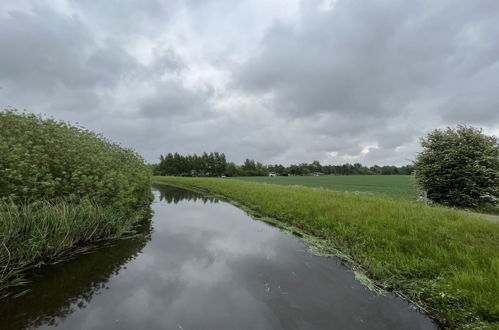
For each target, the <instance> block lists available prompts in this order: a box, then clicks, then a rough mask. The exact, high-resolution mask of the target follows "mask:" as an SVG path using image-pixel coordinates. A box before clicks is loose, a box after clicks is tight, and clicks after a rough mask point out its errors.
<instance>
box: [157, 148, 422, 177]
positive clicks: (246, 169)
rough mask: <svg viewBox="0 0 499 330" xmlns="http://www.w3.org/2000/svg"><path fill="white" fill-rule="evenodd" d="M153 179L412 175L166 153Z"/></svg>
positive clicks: (389, 169) (390, 169)
mask: <svg viewBox="0 0 499 330" xmlns="http://www.w3.org/2000/svg"><path fill="white" fill-rule="evenodd" d="M151 166H152V169H153V172H154V174H155V175H173V176H211V177H216V176H230V177H233V176H268V175H269V174H272V175H279V176H288V175H314V174H315V175H322V174H334V175H354V174H362V175H394V174H403V175H409V174H412V173H413V171H414V167H413V166H412V165H405V166H400V167H397V166H378V165H374V166H371V167H367V166H363V165H362V164H360V163H355V164H349V163H346V164H343V165H322V164H321V163H320V162H319V161H317V160H316V161H313V162H312V163H301V164H293V165H290V166H284V165H281V164H275V165H264V164H262V163H260V162H257V161H255V160H252V159H246V160H245V161H244V163H243V164H242V165H237V164H235V163H233V162H227V159H226V157H225V154H224V153H219V152H210V153H206V152H204V153H203V154H201V155H196V154H193V155H187V156H184V155H180V154H179V153H178V152H176V153H168V154H166V155H165V156H163V155H161V156H160V160H159V163H158V164H153V165H151Z"/></svg>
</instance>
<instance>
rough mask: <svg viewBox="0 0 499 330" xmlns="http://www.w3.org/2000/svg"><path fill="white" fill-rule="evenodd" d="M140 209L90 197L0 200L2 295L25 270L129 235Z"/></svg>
mask: <svg viewBox="0 0 499 330" xmlns="http://www.w3.org/2000/svg"><path fill="white" fill-rule="evenodd" d="M144 215H145V210H144V211H139V212H136V213H135V214H131V213H129V212H127V213H126V214H125V213H120V212H118V211H117V210H116V208H114V207H101V206H99V205H98V204H96V203H94V202H91V201H90V200H85V199H84V200H82V201H80V202H79V203H78V204H71V203H68V202H66V201H63V200H61V201H59V202H54V203H48V202H35V203H31V204H27V205H16V204H14V203H8V202H0V299H1V298H4V297H5V296H7V295H8V292H7V290H6V289H7V288H8V287H11V286H17V285H22V284H24V283H25V279H24V276H23V275H24V274H25V273H26V271H27V270H29V269H32V268H36V267H40V266H41V265H44V264H47V263H55V262H59V261H61V260H65V259H68V258H70V257H72V256H74V255H76V254H79V253H82V252H86V251H88V250H90V249H91V248H92V247H93V246H94V245H93V243H96V242H97V241H102V240H111V239H117V238H122V237H128V236H131V235H133V233H134V226H135V224H136V223H137V222H138V220H140V219H142V218H143V216H144Z"/></svg>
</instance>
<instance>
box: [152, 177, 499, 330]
mask: <svg viewBox="0 0 499 330" xmlns="http://www.w3.org/2000/svg"><path fill="white" fill-rule="evenodd" d="M154 182H156V183H163V184H170V185H176V186H182V187H187V188H189V189H197V190H202V191H208V192H211V193H213V194H217V195H222V196H225V197H227V198H228V199H230V200H233V201H237V202H238V203H240V204H243V205H245V206H246V207H248V208H250V209H252V210H253V211H255V212H258V213H260V214H262V215H267V216H270V217H272V218H275V219H278V220H280V221H282V222H285V223H287V224H290V225H292V226H295V227H297V228H300V229H301V230H302V231H304V232H306V233H308V234H311V235H314V236H316V237H319V238H322V239H323V240H324V241H325V242H326V244H327V245H329V246H330V247H331V248H334V249H337V250H339V251H341V252H342V254H343V255H345V256H347V257H348V258H347V259H348V260H350V262H352V263H353V266H355V267H356V268H357V269H362V270H363V271H364V272H365V274H366V275H367V276H368V277H369V278H370V279H372V280H373V281H375V282H376V283H377V284H378V285H380V286H382V287H384V288H386V289H389V290H395V291H397V292H399V293H401V294H403V295H404V296H405V297H407V298H408V299H410V300H411V301H413V302H415V303H417V304H419V305H420V306H423V307H424V309H425V310H426V311H427V312H428V313H429V314H430V315H431V316H432V317H433V318H434V319H436V320H437V321H438V322H439V324H440V325H441V326H442V327H462V328H477V327H482V328H497V327H499V225H498V224H496V223H491V222H488V221H486V220H483V219H481V218H477V217H472V216H469V215H466V214H463V213H462V212H458V211H455V210H452V209H448V208H444V207H430V206H426V205H422V204H419V203H416V202H413V201H408V200H404V199H401V198H387V197H385V196H380V195H369V194H361V193H352V192H336V191H329V190H324V189H312V188H307V187H298V186H282V185H270V184H258V183H251V182H243V181H240V180H227V179H214V178H172V177H156V178H155V179H154ZM331 294H334V293H331Z"/></svg>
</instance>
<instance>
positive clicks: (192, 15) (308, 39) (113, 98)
mask: <svg viewBox="0 0 499 330" xmlns="http://www.w3.org/2000/svg"><path fill="white" fill-rule="evenodd" d="M498 22H499V1H497V0H473V1H465V0H462V1H461V0H428V1H425V0H421V1H407V0H400V1H395V0H378V1H370V0H336V1H334V0H327V1H325V0H303V1H300V0H265V1H264V0H260V1H255V0H241V1H237V0H216V1H215V0H165V1H161V0H150V1H139V0H136V1H132V0H106V1H101V0H81V1H66V0H51V1H29V0H17V1H10V0H9V1H8V0H0V47H1V49H0V108H2V109H3V108H17V109H21V110H23V109H26V110H27V111H28V112H32V113H40V114H43V115H44V116H46V117H53V118H56V119H59V120H63V121H69V122H71V123H78V124H79V125H83V126H85V127H86V128H89V129H91V130H94V131H96V132H99V133H102V134H103V135H105V136H106V137H108V138H109V139H111V140H113V141H116V142H119V143H121V144H122V145H123V146H125V147H128V148H133V149H135V150H136V151H138V152H139V153H140V154H142V155H143V156H144V158H145V159H146V160H147V161H148V162H157V161H158V158H159V155H160V154H166V153H168V152H179V153H183V154H191V153H198V154H199V153H202V152H204V151H207V152H210V151H219V152H224V153H225V154H226V156H227V158H228V160H230V161H234V162H236V163H241V162H243V161H244V159H245V158H252V159H255V160H257V161H260V162H263V163H266V164H270V163H272V164H274V163H282V164H285V165H289V164H291V163H300V162H312V161H313V160H319V161H320V162H321V163H323V164H343V163H346V162H350V163H354V162H360V163H362V164H366V165H374V164H379V165H404V164H408V163H410V162H411V161H412V160H413V159H414V157H415V155H416V154H417V153H418V152H419V151H420V144H419V141H420V138H421V137H423V136H425V135H426V134H427V133H428V132H430V131H432V130H434V129H437V128H444V127H447V126H450V127H454V126H455V125H458V124H462V125H472V126H476V127H480V128H483V130H484V132H485V133H486V134H494V135H496V136H499V23H498Z"/></svg>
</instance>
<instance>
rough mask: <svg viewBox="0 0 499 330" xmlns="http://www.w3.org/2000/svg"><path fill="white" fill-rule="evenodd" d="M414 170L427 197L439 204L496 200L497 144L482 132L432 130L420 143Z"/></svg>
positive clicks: (463, 128)
mask: <svg viewBox="0 0 499 330" xmlns="http://www.w3.org/2000/svg"><path fill="white" fill-rule="evenodd" d="M421 145H422V146H423V148H424V150H423V151H422V152H421V153H420V154H419V155H418V156H417V158H416V160H415V162H414V167H415V177H416V181H417V183H418V184H419V186H420V187H421V189H423V190H426V191H427V193H428V198H429V199H431V200H433V201H435V202H437V203H441V204H445V205H451V206H459V207H477V206H480V205H482V204H487V203H492V204H495V205H497V202H498V197H499V144H498V142H497V139H496V138H495V137H493V136H487V135H485V134H483V133H482V130H481V129H477V128H473V127H468V126H458V127H457V128H456V129H451V128H447V129H446V130H435V131H433V132H431V133H430V134H428V135H427V136H426V138H423V139H422V140H421Z"/></svg>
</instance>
